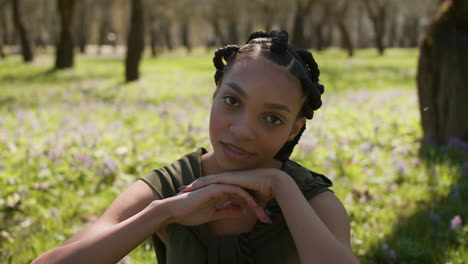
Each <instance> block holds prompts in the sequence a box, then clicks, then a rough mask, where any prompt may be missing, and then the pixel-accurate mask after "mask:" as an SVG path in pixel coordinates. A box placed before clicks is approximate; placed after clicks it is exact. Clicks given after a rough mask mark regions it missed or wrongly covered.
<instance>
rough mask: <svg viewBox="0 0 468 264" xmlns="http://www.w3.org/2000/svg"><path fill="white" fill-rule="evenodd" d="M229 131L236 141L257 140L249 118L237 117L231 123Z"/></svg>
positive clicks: (252, 123)
mask: <svg viewBox="0 0 468 264" xmlns="http://www.w3.org/2000/svg"><path fill="white" fill-rule="evenodd" d="M230 131H231V134H232V136H233V137H235V139H236V140H243V141H249V140H255V139H257V131H256V129H255V125H254V122H253V120H252V118H250V117H249V116H242V117H239V118H238V119H237V120H236V121H235V122H233V123H231V126H230Z"/></svg>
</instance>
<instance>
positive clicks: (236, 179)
mask: <svg viewBox="0 0 468 264" xmlns="http://www.w3.org/2000/svg"><path fill="white" fill-rule="evenodd" d="M284 175H286V174H285V173H284V172H283V171H281V170H278V169H272V168H265V169H253V170H243V171H231V172H224V173H220V174H215V175H209V176H204V177H201V178H198V179H197V180H195V181H193V182H192V183H191V184H189V185H187V187H186V188H185V189H183V190H182V191H181V192H182V193H191V192H194V191H195V190H199V189H200V188H205V187H207V186H210V185H212V184H228V185H232V186H239V187H242V188H243V189H246V190H249V191H251V192H250V193H251V194H252V195H253V197H254V198H255V200H256V201H257V203H258V204H259V205H260V206H262V207H265V206H266V204H267V202H268V201H269V200H271V199H273V198H274V186H275V181H276V179H278V177H281V176H284ZM286 176H287V175H286Z"/></svg>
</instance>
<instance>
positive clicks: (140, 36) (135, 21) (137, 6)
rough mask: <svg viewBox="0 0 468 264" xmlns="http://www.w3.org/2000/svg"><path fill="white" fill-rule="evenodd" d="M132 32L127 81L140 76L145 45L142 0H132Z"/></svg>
mask: <svg viewBox="0 0 468 264" xmlns="http://www.w3.org/2000/svg"><path fill="white" fill-rule="evenodd" d="M130 2H131V15H130V33H129V35H128V39H127V56H126V58H125V81H127V82H131V81H135V80H138V78H139V71H138V68H139V64H140V59H141V56H142V53H143V50H144V47H145V39H144V32H145V30H144V19H143V18H144V15H143V2H142V0H130Z"/></svg>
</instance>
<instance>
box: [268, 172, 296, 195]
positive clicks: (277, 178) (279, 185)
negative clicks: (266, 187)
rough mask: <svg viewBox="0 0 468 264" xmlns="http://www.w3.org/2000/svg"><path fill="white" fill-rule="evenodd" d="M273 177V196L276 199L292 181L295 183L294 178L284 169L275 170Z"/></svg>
mask: <svg viewBox="0 0 468 264" xmlns="http://www.w3.org/2000/svg"><path fill="white" fill-rule="evenodd" d="M271 179H272V182H271V191H272V192H273V196H274V197H275V199H276V198H277V196H278V194H279V193H280V191H281V190H282V189H284V187H285V186H286V185H288V184H291V182H293V183H294V180H293V179H292V178H291V177H290V176H289V175H288V174H287V173H286V172H284V171H282V170H275V172H274V173H273V177H271Z"/></svg>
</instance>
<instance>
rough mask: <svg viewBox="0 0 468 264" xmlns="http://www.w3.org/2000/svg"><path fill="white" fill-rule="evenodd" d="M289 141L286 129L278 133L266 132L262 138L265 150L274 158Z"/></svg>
mask: <svg viewBox="0 0 468 264" xmlns="http://www.w3.org/2000/svg"><path fill="white" fill-rule="evenodd" d="M287 139H288V133H287V131H286V129H281V130H277V131H272V130H269V131H265V132H264V135H263V136H262V142H263V146H264V148H265V150H266V151H267V152H268V153H271V154H272V155H273V156H274V155H276V153H278V151H279V150H280V149H281V147H283V145H284V144H285V143H286V141H287Z"/></svg>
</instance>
